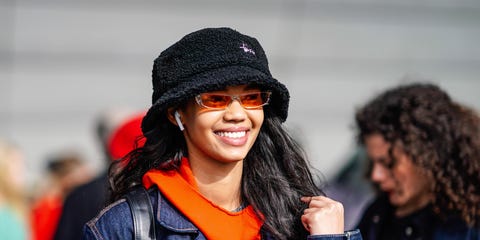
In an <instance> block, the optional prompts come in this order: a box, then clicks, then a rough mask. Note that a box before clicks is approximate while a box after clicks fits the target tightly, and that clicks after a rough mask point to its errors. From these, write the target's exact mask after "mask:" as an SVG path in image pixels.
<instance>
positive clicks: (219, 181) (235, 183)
mask: <svg viewBox="0 0 480 240" xmlns="http://www.w3.org/2000/svg"><path fill="white" fill-rule="evenodd" d="M190 167H191V169H192V172H193V175H194V177H195V181H196V183H197V187H198V190H199V191H200V193H201V194H202V195H203V196H204V197H206V198H207V199H208V200H210V201H212V202H213V203H215V204H216V205H218V206H220V207H222V208H224V209H226V210H234V209H236V208H238V207H239V206H240V205H241V190H240V189H241V180H242V172H243V161H238V162H231V163H221V162H213V163H211V164H208V163H205V162H203V161H202V162H201V163H200V162H197V161H195V160H193V161H192V160H190Z"/></svg>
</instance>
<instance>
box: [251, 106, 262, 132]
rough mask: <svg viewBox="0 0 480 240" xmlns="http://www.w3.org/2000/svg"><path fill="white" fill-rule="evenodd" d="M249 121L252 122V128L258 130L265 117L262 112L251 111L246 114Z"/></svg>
mask: <svg viewBox="0 0 480 240" xmlns="http://www.w3.org/2000/svg"><path fill="white" fill-rule="evenodd" d="M248 116H249V118H250V121H252V125H253V127H254V128H257V129H260V127H261V126H262V124H263V121H264V120H265V115H264V112H263V110H253V111H252V112H249V114H248Z"/></svg>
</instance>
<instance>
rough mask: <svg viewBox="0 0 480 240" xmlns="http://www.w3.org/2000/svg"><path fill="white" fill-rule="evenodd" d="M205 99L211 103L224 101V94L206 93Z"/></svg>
mask: <svg viewBox="0 0 480 240" xmlns="http://www.w3.org/2000/svg"><path fill="white" fill-rule="evenodd" d="M205 100H206V101H208V102H211V103H221V102H225V96H222V95H207V97H206V98H205Z"/></svg>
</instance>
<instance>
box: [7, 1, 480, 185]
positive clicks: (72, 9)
mask: <svg viewBox="0 0 480 240" xmlns="http://www.w3.org/2000/svg"><path fill="white" fill-rule="evenodd" d="M479 23H480V1H474V0H471V1H469V0H458V1H447V0H435V1H433V0H430V1H413V0H411V1H410V0H408V1H405V0H393V1H380V0H331V1H326V0H316V1H314V0H311V1H298V0H285V1H273V0H272V1H254V0H246V1H225V0H218V1H215V0H210V1H153V0H152V1H146V0H143V1H127V0H115V1H113V0H110V1H92V0H84V1H71V0H70V1H68V0H43V1H33V0H31V1H28V0H18V1H12V0H11V1H8V0H7V1H6V0H2V1H1V2H0V29H1V32H0V34H1V35H0V36H1V38H0V53H1V55H0V121H1V122H0V137H6V138H9V139H13V140H14V141H15V142H17V143H18V144H19V145H20V146H21V147H22V148H23V149H24V152H25V153H26V157H27V160H28V168H29V171H30V174H29V176H30V178H31V179H30V180H32V181H34V180H35V179H38V177H39V175H40V170H41V168H42V166H43V164H44V161H45V157H46V155H47V154H48V153H50V152H52V151H57V150H59V149H62V148H75V149H79V150H80V151H82V152H83V153H84V154H85V156H86V157H87V158H88V159H89V161H90V164H91V165H92V167H95V168H96V169H100V168H101V167H102V160H101V159H102V157H101V154H100V150H99V148H98V147H96V144H97V142H96V141H95V136H94V130H93V126H94V119H95V117H96V116H97V115H98V114H99V113H100V112H102V111H103V110H105V109H108V108H111V107H115V106H128V107H131V108H137V109H143V108H146V107H148V105H149V103H150V95H151V83H150V72H151V66H152V60H153V59H154V58H155V57H156V56H157V55H158V54H159V53H160V52H161V51H162V50H163V49H165V48H166V47H168V46H169V45H170V44H172V43H173V42H175V41H176V40H178V39H179V38H181V37H182V36H183V35H185V34H186V33H189V32H192V31H194V30H197V29H199V28H203V27H211V26H230V27H232V28H235V29H237V30H239V31H240V32H243V33H246V34H248V35H252V36H255V37H256V38H257V39H259V41H260V42H261V43H262V45H263V46H264V48H265V50H266V52H267V55H268V56H269V60H270V67H271V71H272V73H273V75H274V76H275V77H276V78H277V79H279V80H281V81H283V82H284V83H285V84H286V85H287V86H288V87H289V89H290V91H291V96H292V98H291V108H290V116H289V120H288V121H287V125H288V127H289V128H290V129H292V131H293V132H294V134H295V136H297V137H298V138H299V139H300V141H301V142H302V143H303V144H304V146H305V148H306V150H307V153H308V154H309V156H310V158H311V159H312V161H313V162H314V165H315V166H317V167H318V168H319V169H320V170H321V171H322V172H323V173H324V174H325V175H326V176H327V177H331V176H333V175H334V174H335V172H336V171H337V170H338V169H339V168H340V167H341V166H342V164H343V163H344V162H345V161H346V159H347V157H348V156H349V154H351V151H352V149H353V146H354V142H353V134H354V132H353V129H352V118H353V113H354V111H355V108H356V107H358V106H359V105H360V104H362V103H364V102H365V101H366V100H367V99H368V98H369V97H371V96H372V95H373V94H375V93H378V92H379V91H381V90H383V89H385V88H386V87H389V86H393V85H396V84H398V83H399V82H402V81H404V80H402V79H404V78H406V77H411V78H421V79H430V80H432V81H433V82H436V83H438V84H440V86H442V87H443V88H445V89H446V90H448V91H449V92H450V93H451V95H452V96H453V97H454V98H455V99H457V100H458V101H460V102H463V103H466V104H468V105H470V106H473V107H475V108H476V109H480V95H479V94H478V93H477V92H478V90H479V89H480V80H479V79H478V78H479V76H480V48H479V47H478V43H479V42H480V27H479Z"/></svg>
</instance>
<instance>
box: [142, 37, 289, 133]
mask: <svg viewBox="0 0 480 240" xmlns="http://www.w3.org/2000/svg"><path fill="white" fill-rule="evenodd" d="M152 83H153V95H152V107H151V108H150V109H149V110H148V112H147V114H146V115H145V117H144V118H143V121H142V131H143V132H144V133H146V132H148V131H150V130H152V129H153V128H154V127H155V124H157V119H158V116H159V115H160V114H165V113H166V110H167V109H168V108H169V107H173V106H176V105H179V104H180V103H183V102H185V101H187V100H188V99H191V98H193V97H195V96H196V95H197V94H200V93H203V92H209V91H215V90H221V89H224V88H225V87H227V86H235V85H243V84H255V85H257V86H259V87H261V88H262V89H268V90H271V91H272V96H271V101H270V103H269V105H267V106H266V107H268V108H271V110H272V112H273V113H274V114H275V115H277V116H278V117H279V118H280V119H281V120H282V122H284V121H285V120H286V119H287V115H288V102H289V93H288V90H287V88H286V87H285V85H283V84H282V83H280V82H279V81H277V80H276V79H274V78H273V77H272V75H271V73H270V70H269V69H268V60H267V57H266V56H265V52H264V51H263V49H262V46H260V43H259V42H258V41H257V40H256V39H255V38H252V37H249V36H246V35H243V34H241V33H239V32H237V31H235V30H233V29H230V28H205V29H202V30H199V31H196V32H193V33H190V34H188V35H186V36H185V37H183V38H182V39H180V40H179V41H178V42H176V43H175V44H173V45H172V46H170V47H169V48H167V49H166V50H165V51H163V52H162V53H161V54H160V56H159V57H158V58H157V59H155V61H154V64H153V70H152Z"/></svg>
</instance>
